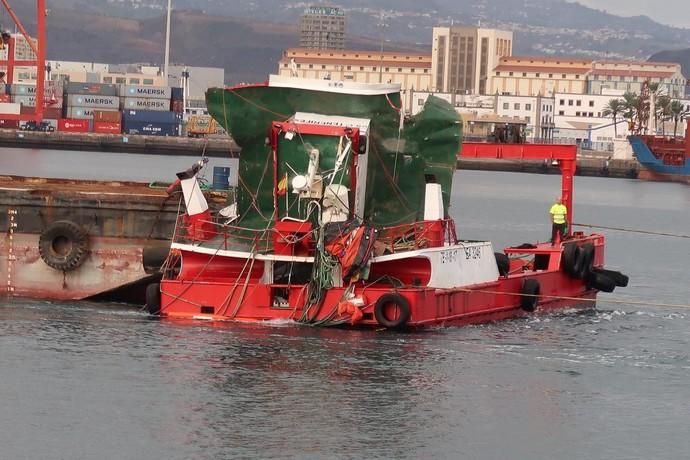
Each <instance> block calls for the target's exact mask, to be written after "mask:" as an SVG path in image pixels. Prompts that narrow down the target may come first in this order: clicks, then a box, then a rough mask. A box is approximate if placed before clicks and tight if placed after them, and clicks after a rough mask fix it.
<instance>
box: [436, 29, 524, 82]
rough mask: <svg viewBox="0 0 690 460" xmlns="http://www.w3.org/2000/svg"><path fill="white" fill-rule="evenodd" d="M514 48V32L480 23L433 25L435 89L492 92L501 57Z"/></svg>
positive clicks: (508, 53)
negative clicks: (454, 25)
mask: <svg viewBox="0 0 690 460" xmlns="http://www.w3.org/2000/svg"><path fill="white" fill-rule="evenodd" d="M512 52H513V32H510V31H503V30H496V29H482V28H477V27H434V31H433V44H432V74H433V75H434V80H433V82H432V84H433V86H432V87H433V90H434V91H440V92H450V93H465V94H491V77H492V71H493V69H494V67H496V65H497V63H498V60H499V59H500V58H501V57H503V56H510V55H511V54H512Z"/></svg>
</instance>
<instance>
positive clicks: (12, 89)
mask: <svg viewBox="0 0 690 460" xmlns="http://www.w3.org/2000/svg"><path fill="white" fill-rule="evenodd" d="M7 87H8V89H9V93H10V94H17V95H22V96H26V95H29V94H30V95H35V94H36V84H35V83H31V84H28V83H16V84H13V85H7ZM62 91H63V88H62V82H60V81H52V80H51V81H47V82H45V84H44V86H43V94H44V95H45V96H46V97H49V96H53V95H55V96H59V97H62Z"/></svg>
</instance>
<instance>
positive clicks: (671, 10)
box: [577, 0, 690, 28]
mask: <svg viewBox="0 0 690 460" xmlns="http://www.w3.org/2000/svg"><path fill="white" fill-rule="evenodd" d="M577 1H578V2H579V3H581V4H583V5H587V6H589V7H591V8H596V9H598V10H606V11H608V12H609V13H613V14H617V15H619V16H638V15H645V16H649V17H650V18H652V19H654V20H655V21H657V22H660V23H662V24H668V25H672V26H677V27H687V28H690V1H689V0H605V1H604V0H577Z"/></svg>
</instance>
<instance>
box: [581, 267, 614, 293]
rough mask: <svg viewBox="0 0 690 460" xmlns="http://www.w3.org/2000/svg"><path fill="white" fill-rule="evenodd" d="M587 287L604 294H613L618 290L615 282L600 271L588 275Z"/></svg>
mask: <svg viewBox="0 0 690 460" xmlns="http://www.w3.org/2000/svg"><path fill="white" fill-rule="evenodd" d="M587 286H588V287H590V288H594V289H596V290H598V291H602V292H613V290H614V289H616V283H615V281H613V280H612V279H611V278H609V277H608V276H606V275H605V274H603V273H601V272H598V271H594V272H591V273H589V274H588V275H587Z"/></svg>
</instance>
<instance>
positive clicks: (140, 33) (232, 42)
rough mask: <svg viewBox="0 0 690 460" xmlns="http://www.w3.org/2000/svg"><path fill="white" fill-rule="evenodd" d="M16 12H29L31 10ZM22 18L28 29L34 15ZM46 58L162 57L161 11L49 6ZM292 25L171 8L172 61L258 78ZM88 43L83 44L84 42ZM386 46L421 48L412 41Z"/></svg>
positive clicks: (286, 42)
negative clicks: (119, 13) (144, 14)
mask: <svg viewBox="0 0 690 460" xmlns="http://www.w3.org/2000/svg"><path fill="white" fill-rule="evenodd" d="M21 17H23V18H29V17H30V14H24V15H22V16H21ZM25 23H26V25H27V27H28V28H29V30H31V29H33V28H34V27H35V25H34V23H33V21H26V20H25ZM47 24H48V38H49V44H48V53H47V55H48V58H49V59H60V60H71V61H87V62H107V63H122V62H150V63H159V64H160V63H162V62H163V52H164V40H165V19H164V16H158V17H150V18H141V19H135V18H123V17H108V16H103V15H100V14H97V13H93V12H88V9H86V10H84V9H80V10H71V9H53V10H51V11H50V15H49V17H48V23H47ZM298 37H299V33H298V30H297V26H296V25H294V24H279V23H268V22H259V21H247V20H246V19H243V18H233V17H223V16H212V15H208V14H204V13H202V12H199V11H175V12H174V13H173V17H172V39H171V52H170V54H171V56H170V61H171V62H173V63H174V62H183V63H185V64H186V65H190V66H195V65H198V66H218V67H223V68H225V71H226V82H227V83H237V82H254V81H262V80H264V79H265V78H266V76H267V75H268V74H269V73H271V72H275V71H276V69H277V62H278V60H279V59H280V56H281V53H282V51H283V49H285V48H286V47H291V46H296V45H297V44H298V41H299V38H298ZM85 44H88V45H85ZM348 46H351V47H355V48H360V49H377V48H378V47H379V42H378V41H377V40H372V39H367V38H361V37H351V38H350V40H349V43H348ZM387 49H396V50H408V51H421V50H425V51H428V50H426V49H424V48H421V47H419V46H414V45H400V44H396V45H392V44H388V45H387Z"/></svg>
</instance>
